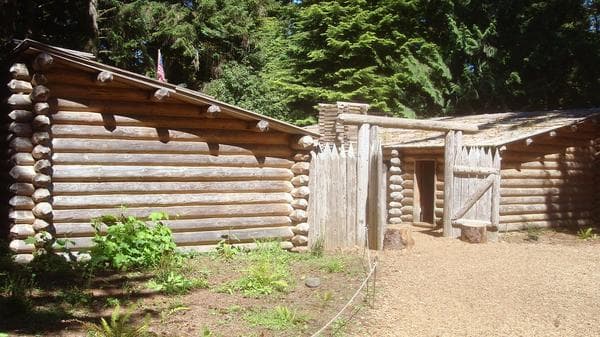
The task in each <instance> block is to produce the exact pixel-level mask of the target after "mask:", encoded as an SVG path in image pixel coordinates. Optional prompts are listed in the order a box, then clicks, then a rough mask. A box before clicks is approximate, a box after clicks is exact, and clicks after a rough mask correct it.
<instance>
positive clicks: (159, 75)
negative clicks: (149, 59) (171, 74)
mask: <svg viewBox="0 0 600 337" xmlns="http://www.w3.org/2000/svg"><path fill="white" fill-rule="evenodd" d="M157 63H158V64H157V65H156V79H157V80H159V81H161V82H166V81H167V79H165V68H164V66H163V59H162V55H161V54H160V49H159V50H158V62H157Z"/></svg>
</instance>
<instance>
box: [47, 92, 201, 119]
mask: <svg viewBox="0 0 600 337" xmlns="http://www.w3.org/2000/svg"><path fill="white" fill-rule="evenodd" d="M56 95H57V94H55V96H56ZM49 102H50V103H51V106H52V108H53V110H54V111H88V112H101V113H109V114H120V115H128V114H134V115H146V116H179V117H200V116H204V117H206V114H205V109H203V108H202V107H198V106H194V105H189V104H171V103H161V104H156V103H151V102H148V103H140V102H123V101H116V100H90V99H63V98H54V99H50V101H49Z"/></svg>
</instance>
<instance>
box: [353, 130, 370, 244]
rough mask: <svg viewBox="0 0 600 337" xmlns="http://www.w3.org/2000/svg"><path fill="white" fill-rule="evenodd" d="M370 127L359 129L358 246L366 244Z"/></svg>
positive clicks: (357, 169)
mask: <svg viewBox="0 0 600 337" xmlns="http://www.w3.org/2000/svg"><path fill="white" fill-rule="evenodd" d="M370 129H371V125H369V124H362V125H361V126H360V127H359V129H358V139H357V151H358V153H357V164H356V165H357V167H356V186H357V193H356V244H357V245H358V246H364V245H365V239H366V238H365V228H366V224H367V194H368V188H369V138H370Z"/></svg>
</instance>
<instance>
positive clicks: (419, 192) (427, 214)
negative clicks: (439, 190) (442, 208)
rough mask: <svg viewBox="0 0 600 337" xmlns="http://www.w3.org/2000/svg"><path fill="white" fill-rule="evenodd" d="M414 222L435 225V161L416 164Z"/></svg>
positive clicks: (417, 162) (422, 161)
mask: <svg viewBox="0 0 600 337" xmlns="http://www.w3.org/2000/svg"><path fill="white" fill-rule="evenodd" d="M413 208H414V211H415V212H414V214H413V217H414V221H417V222H426V223H429V224H432V225H433V224H434V223H435V161H433V160H420V161H416V162H415V199H414V205H413Z"/></svg>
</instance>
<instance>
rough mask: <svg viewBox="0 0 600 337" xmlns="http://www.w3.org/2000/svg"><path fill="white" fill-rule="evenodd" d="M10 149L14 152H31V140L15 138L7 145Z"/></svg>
mask: <svg viewBox="0 0 600 337" xmlns="http://www.w3.org/2000/svg"><path fill="white" fill-rule="evenodd" d="M8 147H9V148H10V149H13V150H14V151H15V152H31V151H32V150H33V144H32V143H31V140H30V139H29V138H26V137H15V138H13V140H11V141H10V143H9V144H8Z"/></svg>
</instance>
